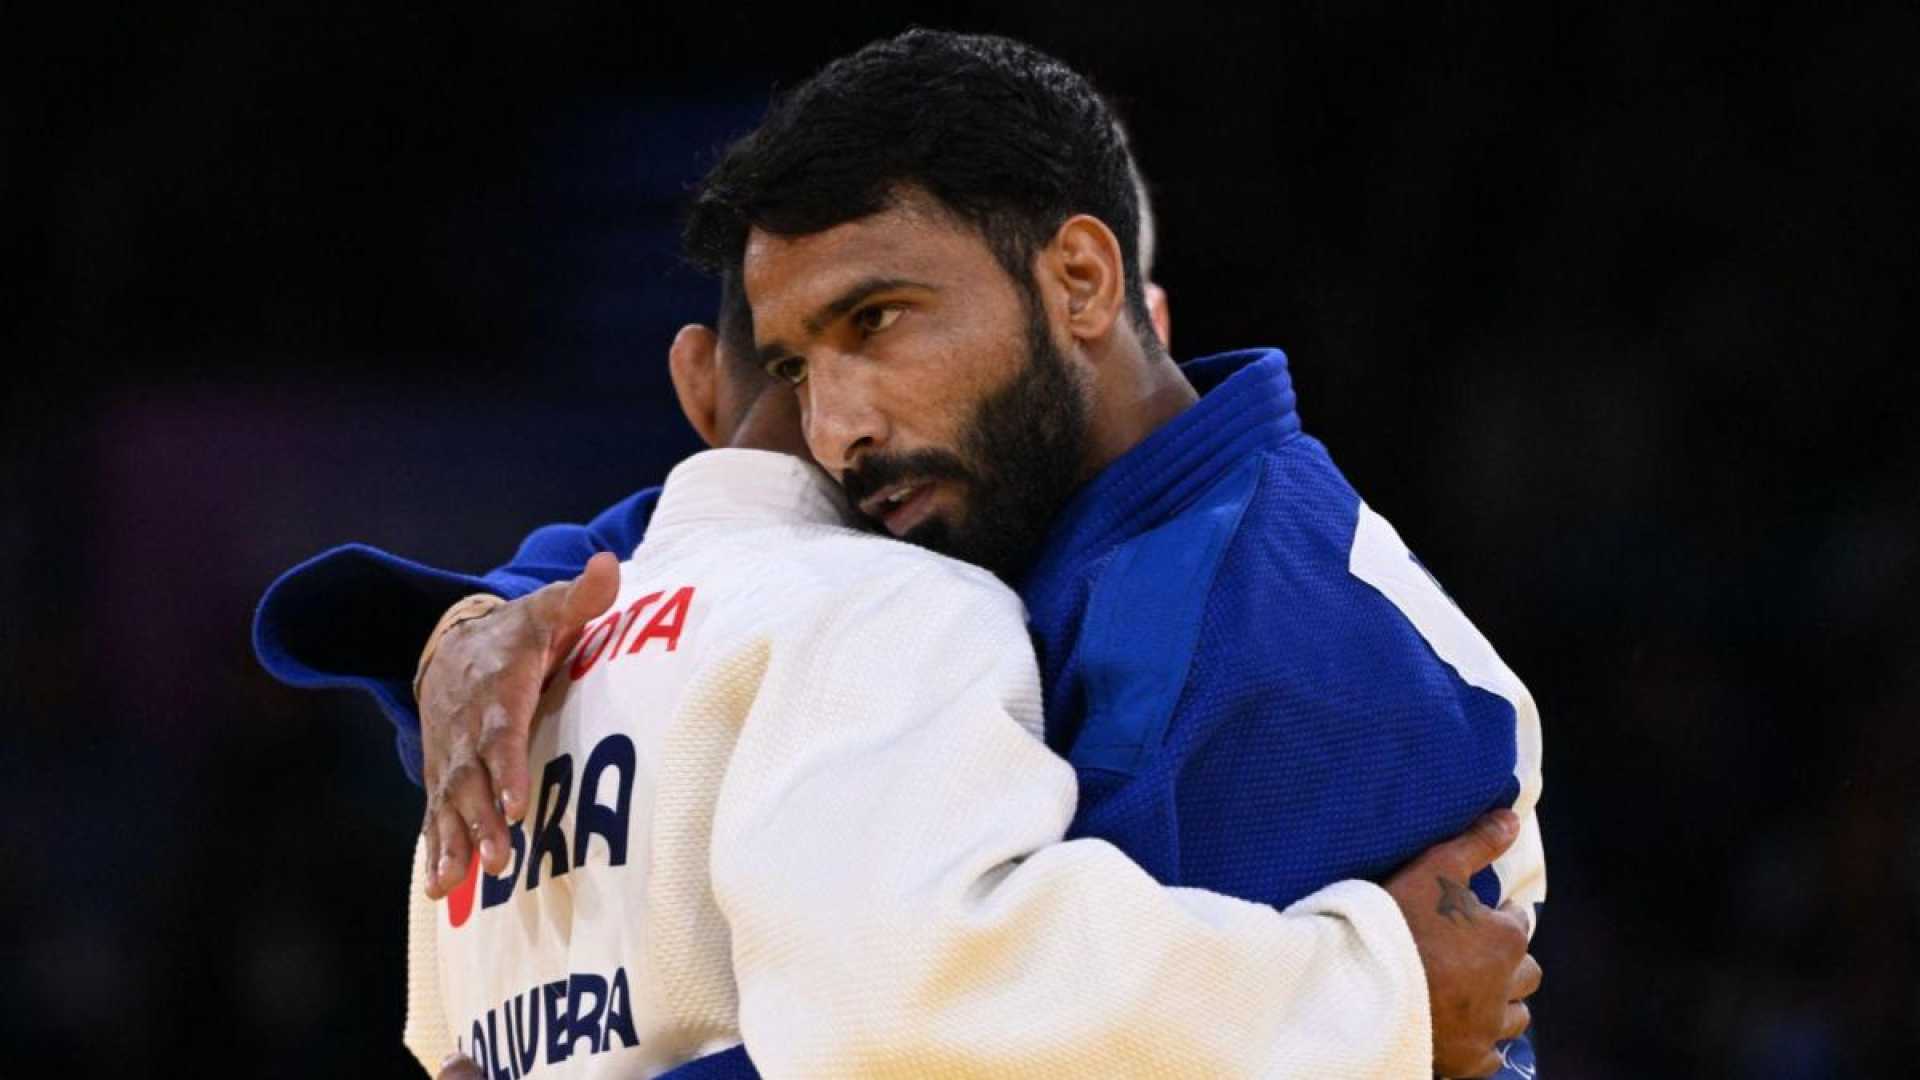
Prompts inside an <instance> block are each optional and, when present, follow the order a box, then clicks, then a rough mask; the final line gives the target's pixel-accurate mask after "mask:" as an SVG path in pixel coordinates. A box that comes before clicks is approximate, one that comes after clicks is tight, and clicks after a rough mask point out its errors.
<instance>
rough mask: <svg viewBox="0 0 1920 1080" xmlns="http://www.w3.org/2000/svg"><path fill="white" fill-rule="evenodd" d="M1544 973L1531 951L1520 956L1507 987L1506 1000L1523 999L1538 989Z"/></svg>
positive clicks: (1544, 975)
mask: <svg viewBox="0 0 1920 1080" xmlns="http://www.w3.org/2000/svg"><path fill="white" fill-rule="evenodd" d="M1545 977H1546V973H1545V972H1543V971H1541V970H1540V961H1538V960H1535V959H1534V958H1533V954H1532V953H1528V954H1527V955H1525V956H1523V957H1521V958H1520V966H1519V967H1518V968H1517V969H1515V970H1514V973H1513V982H1512V983H1510V984H1509V985H1508V988H1507V1000H1509V1001H1525V1000H1526V999H1528V998H1530V997H1532V996H1533V995H1534V992H1535V991H1537V990H1539V989H1540V981H1541V979H1543V978H1545Z"/></svg>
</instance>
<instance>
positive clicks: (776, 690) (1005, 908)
mask: <svg viewBox="0 0 1920 1080" xmlns="http://www.w3.org/2000/svg"><path fill="white" fill-rule="evenodd" d="M783 640H784V645H785V648H784V649H775V650H774V652H773V653H772V655H770V657H769V658H768V660H767V664H768V668H767V671H766V674H765V678H764V681H763V684H762V691H761V693H760V694H759V696H758V698H757V699H756V702H755V704H754V706H753V708H752V711H751V713H750V714H749V716H748V718H747V720H746V722H745V724H744V725H743V728H742V731H741V733H740V737H739V742H738V745H737V748H736V750H735V753H734V756H733V758H732V763H731V764H730V766H729V767H728V770H727V773H726V777H725V780H724V782H723V784H722V787H721V791H720V799H719V804H718V807H717V809H716V812H715V817H714V832H713V847H712V871H713V883H714V891H715V897H716V900H717V901H718V903H719V906H720V908H721V910H722V912H723V913H724V914H725V916H726V918H727V920H728V924H729V926H730V929H731V933H732V956H733V960H734V964H735V974H736V978H737V980H738V986H739V990H740V1026H741V1032H742V1034H743V1036H744V1038H745V1041H746V1045H747V1049H748V1051H749V1052H750V1053H751V1054H752V1055H753V1058H754V1060H755V1062H756V1063H757V1064H758V1065H760V1066H761V1067H762V1068H763V1069H765V1070H766V1071H767V1072H768V1073H769V1074H772V1075H834V1076H852V1075H918V1074H923V1073H931V1072H936V1071H939V1070H941V1069H943V1068H947V1067H953V1068H958V1069H961V1070H964V1071H966V1072H969V1073H980V1074H987V1075H993V1074H999V1073H1001V1072H1019V1073H1021V1074H1023V1075H1048V1076H1070V1075H1086V1076H1094V1075H1099V1076H1110V1075H1126V1074H1131V1073H1136V1072H1146V1071H1155V1070H1171V1071H1175V1072H1177V1073H1179V1074H1182V1075H1207V1076H1251V1075H1275V1074H1284V1075H1369V1076H1408V1077H1422V1078H1424V1077H1427V1076H1430V1075H1431V1070H1432V1062H1433V1057H1432V1035H1431V1029H1430V1026H1429V1011H1428V988H1427V982H1426V980H1425V978H1424V972H1423V967H1422V961H1421V955H1420V952H1419V951H1418V949H1417V947H1416V943H1415V939H1414V937H1413V936H1412V934H1411V933H1410V932H1409V928H1408V923H1407V921H1406V919H1405V918H1403V916H1402V914H1401V911H1400V910H1399V908H1398V907H1397V905H1396V900H1395V898H1394V897H1393V896H1391V895H1389V893H1388V892H1387V891H1385V890H1383V889H1381V888H1380V887H1378V886H1375V885H1371V884H1367V883H1363V882H1343V883H1340V884H1338V885H1334V886H1332V887H1330V888H1327V889H1324V890H1321V891H1320V892H1318V893H1315V894H1314V895H1312V896H1310V897H1307V898H1306V899H1304V900H1302V901H1301V902H1299V903H1297V904H1295V905H1293V906H1292V907H1289V908H1288V909H1287V910H1286V911H1284V912H1282V911H1276V910H1275V909H1273V908H1271V907H1268V906H1265V905H1260V904H1253V903H1248V902H1245V901H1240V900H1235V899H1232V898H1229V897H1226V896H1221V895H1218V894H1214V893H1206V892H1200V891H1197V890H1190V889H1176V888H1167V887H1163V886H1161V885H1160V884H1158V883H1157V882H1155V881H1154V880H1153V879H1152V878H1151V877H1150V876H1149V875H1147V873H1146V872H1145V871H1143V870H1141V869H1140V868H1139V867H1138V866H1137V865H1136V864H1135V863H1133V862H1132V861H1130V860H1128V859H1127V858H1126V857H1125V856H1124V855H1122V854H1121V853H1120V851H1119V850H1117V849H1116V848H1114V847H1113V846H1111V845H1110V844H1107V843H1105V842H1102V841H1098V840H1081V841H1072V842H1064V841H1063V840H1062V837H1063V835H1064V833H1065V830H1066V827H1067V824H1068V822H1069V820H1070V819H1071V817H1072V814H1073V807H1074V800H1075V794H1076V792H1075V781H1074V775H1073V771H1072V769H1071V768H1070V767H1068V766H1067V765H1066V764H1065V763H1064V762H1062V761H1061V760H1059V759H1058V758H1057V757H1055V756H1054V755H1053V754H1051V753H1050V752H1048V751H1047V750H1046V749H1045V747H1044V746H1043V744H1042V743H1041V742H1040V741H1039V739H1038V738H1037V737H1036V734H1035V733H1036V732H1037V730H1038V725H1039V709H1040V697H1039V689H1038V680H1037V676H1036V674H1035V672H1034V669H1033V660H1032V657H1031V654H1030V652H1029V650H1028V648H1027V642H1026V635H1025V628H1024V624H1023V621H1022V619H1021V616H1020V611H1019V608H1018V604H1017V602H1016V601H1015V600H1014V599H1013V598H1012V597H1011V596H1010V595H1001V596H996V595H994V594H991V593H982V592H977V591H976V592H972V593H970V594H968V595H965V596H962V597H960V598H959V599H958V600H957V601H956V599H955V597H954V593H953V590H952V586H951V585H948V586H947V587H946V591H945V592H942V591H941V590H939V589H937V588H935V587H933V585H932V584H930V583H929V582H928V581H927V580H924V579H922V580H916V581H912V582H903V583H896V584H895V586H894V587H893V588H892V589H887V588H884V587H880V586H878V585H876V587H875V588H873V589H870V590H866V591H865V592H864V594H863V596H862V597H861V598H859V600H858V601H857V602H854V603H850V604H848V605H846V606H844V607H841V608H839V609H836V610H834V611H832V612H825V613H822V615H821V617H820V619H819V620H818V623H817V625H814V626H812V627H811V628H810V629H809V631H808V632H807V633H805V634H801V635H796V636H795V637H794V638H790V639H783ZM1487 857H1489V858H1491V854H1489V855H1488V856H1487Z"/></svg>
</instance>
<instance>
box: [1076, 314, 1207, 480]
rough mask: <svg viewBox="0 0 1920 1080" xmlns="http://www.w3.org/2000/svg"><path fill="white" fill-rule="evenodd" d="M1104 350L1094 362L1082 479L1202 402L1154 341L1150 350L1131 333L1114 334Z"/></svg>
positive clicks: (1111, 462) (1095, 472) (1099, 469)
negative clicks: (1084, 472) (1086, 458)
mask: <svg viewBox="0 0 1920 1080" xmlns="http://www.w3.org/2000/svg"><path fill="white" fill-rule="evenodd" d="M1103 350H1104V355H1100V356H1098V357H1096V358H1094V363H1093V371H1094V386H1093V399H1092V406H1093V416H1092V424H1091V425H1090V429H1089V436H1090V438H1089V445H1088V448H1087V450H1088V460H1087V474H1086V477H1084V478H1083V479H1090V478H1092V477H1094V476H1096V475H1098V474H1099V472H1100V471H1101V470H1102V469H1105V468H1106V467H1107V466H1108V465H1111V464H1113V462H1114V461H1115V460H1117V459H1119V458H1120V457H1121V456H1122V455H1124V454H1125V453H1126V452H1127V451H1129V450H1131V449H1133V448H1134V447H1136V446H1138V445H1140V443H1141V442H1143V441H1145V439H1146V438H1147V436H1149V435H1152V434H1153V433H1154V432H1156V431H1158V430H1160V428H1161V427H1163V426H1165V425H1166V424H1167V422H1168V421H1170V420H1172V419H1173V418H1174V417H1176V416H1179V415H1180V414H1181V413H1183V412H1186V411H1187V410H1188V409H1190V408H1192V407H1193V404H1194V403H1195V402H1197V401H1199V400H1200V394H1199V392H1198V391H1196V390H1195V389H1194V388H1193V384H1192V383H1190V382H1188V381H1187V377H1186V376H1185V375H1183V374H1181V371H1180V367H1179V365H1177V364H1175V363H1174V362H1173V358H1172V357H1170V356H1168V355H1167V353H1166V350H1164V349H1162V348H1160V347H1159V345H1158V343H1157V342H1156V343H1154V344H1153V346H1151V348H1150V349H1149V348H1148V347H1146V346H1143V344H1142V343H1141V342H1140V340H1139V339H1138V338H1137V337H1135V336H1134V335H1133V334H1131V333H1115V334H1112V335H1110V340H1109V341H1108V342H1106V343H1104V344H1103Z"/></svg>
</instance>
